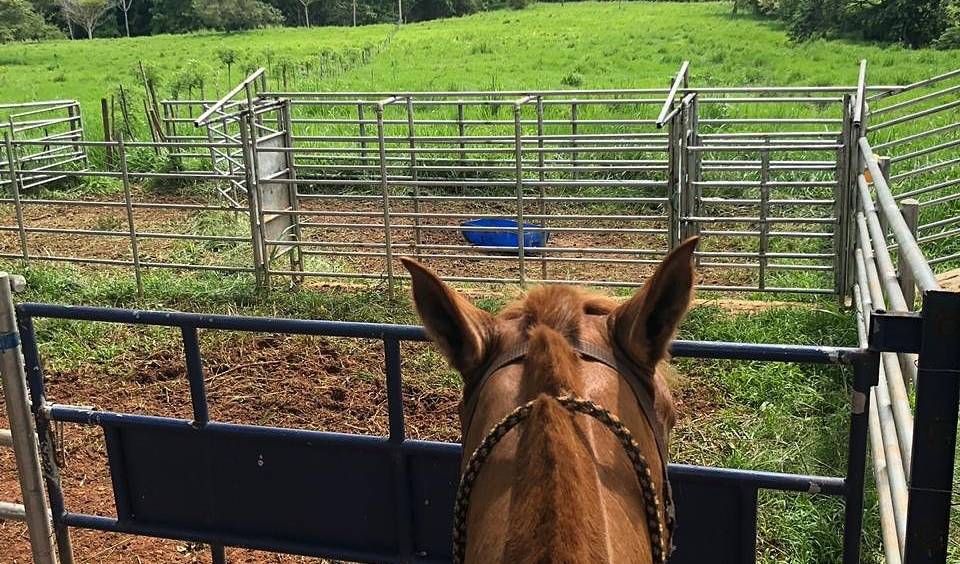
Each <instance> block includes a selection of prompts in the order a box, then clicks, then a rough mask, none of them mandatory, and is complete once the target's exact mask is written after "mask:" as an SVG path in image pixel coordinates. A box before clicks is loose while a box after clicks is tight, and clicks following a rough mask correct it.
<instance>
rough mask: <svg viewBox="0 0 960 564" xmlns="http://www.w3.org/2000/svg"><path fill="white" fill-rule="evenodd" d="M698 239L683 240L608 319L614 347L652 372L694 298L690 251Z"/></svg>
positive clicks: (662, 356) (663, 354)
mask: <svg viewBox="0 0 960 564" xmlns="http://www.w3.org/2000/svg"><path fill="white" fill-rule="evenodd" d="M697 241H698V238H697V237H692V238H690V239H687V240H686V241H684V242H683V243H682V244H681V245H680V246H679V247H677V248H676V249H674V250H673V252H671V253H670V254H669V255H668V256H667V258H665V259H664V260H663V262H662V263H660V266H659V267H657V271H656V272H654V274H653V276H651V277H650V278H648V279H647V282H646V284H644V285H643V288H641V289H640V290H639V291H638V292H637V293H636V294H635V295H634V296H633V297H632V298H630V300H628V301H627V302H625V303H624V304H623V305H621V306H620V307H618V308H617V309H616V310H614V312H613V313H612V314H611V316H610V323H611V339H612V340H613V343H614V345H615V347H616V348H618V349H619V350H620V351H621V352H623V353H624V354H626V355H627V357H628V358H629V359H630V360H631V361H633V362H634V363H636V364H637V365H638V366H641V367H646V368H650V369H653V368H654V367H655V366H656V364H657V363H658V362H660V360H662V359H663V358H664V356H666V354H667V347H668V346H669V345H670V341H671V340H672V339H673V336H674V334H675V333H676V331H677V326H679V325H680V321H682V320H683V316H684V314H686V312H687V308H688V307H689V306H690V300H691V299H692V298H693V251H694V250H695V249H696V247H697Z"/></svg>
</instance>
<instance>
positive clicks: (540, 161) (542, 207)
mask: <svg viewBox="0 0 960 564" xmlns="http://www.w3.org/2000/svg"><path fill="white" fill-rule="evenodd" d="M537 149H539V150H538V151H537V166H538V168H539V169H540V174H539V175H538V178H539V179H540V190H539V191H538V194H537V195H538V199H539V202H538V203H539V211H540V221H539V222H538V223H540V226H541V227H542V228H543V229H544V231H541V232H540V233H541V234H543V233H546V229H547V204H546V202H545V201H544V198H545V197H546V195H547V194H546V188H545V187H544V182H546V180H547V174H546V171H545V170H544V167H545V166H546V159H545V157H544V151H543V96H537ZM540 279H541V280H546V279H547V252H546V249H543V250H541V251H540Z"/></svg>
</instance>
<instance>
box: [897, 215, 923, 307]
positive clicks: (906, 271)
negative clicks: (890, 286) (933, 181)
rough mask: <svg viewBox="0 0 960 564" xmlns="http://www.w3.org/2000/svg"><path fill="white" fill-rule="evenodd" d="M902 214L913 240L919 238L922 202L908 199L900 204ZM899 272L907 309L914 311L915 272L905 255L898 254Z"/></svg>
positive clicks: (915, 294) (915, 297)
mask: <svg viewBox="0 0 960 564" xmlns="http://www.w3.org/2000/svg"><path fill="white" fill-rule="evenodd" d="M900 213H901V214H903V219H904V221H906V222H907V226H908V227H910V232H911V233H913V238H914V239H916V238H917V227H918V223H919V220H920V202H918V201H917V200H915V199H913V198H908V199H906V200H904V201H902V202H900ZM898 254H899V257H898V261H897V262H898V263H899V264H898V265H897V271H898V272H899V273H900V289H901V290H902V291H903V299H904V300H906V302H907V308H909V309H910V311H913V308H914V306H915V304H916V299H917V285H916V279H915V278H914V276H913V271H912V270H910V267H909V266H908V265H907V263H906V261H904V260H903V253H898Z"/></svg>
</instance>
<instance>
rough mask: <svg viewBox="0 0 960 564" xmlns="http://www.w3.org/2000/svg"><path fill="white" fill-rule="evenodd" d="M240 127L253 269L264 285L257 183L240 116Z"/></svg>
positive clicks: (246, 124)
mask: <svg viewBox="0 0 960 564" xmlns="http://www.w3.org/2000/svg"><path fill="white" fill-rule="evenodd" d="M237 125H238V127H239V128H240V155H241V157H242V159H243V176H244V184H246V190H247V216H248V217H249V219H250V247H251V250H252V252H253V271H254V276H255V278H256V281H257V286H261V287H262V286H263V285H264V276H263V255H262V250H263V249H262V246H261V238H260V231H259V229H260V227H259V226H258V225H257V207H258V206H257V188H256V186H257V183H256V181H255V180H254V176H255V173H254V172H253V162H252V161H253V154H252V152H251V148H250V132H249V131H248V123H247V120H246V119H244V118H243V117H241V118H240V119H239V120H237Z"/></svg>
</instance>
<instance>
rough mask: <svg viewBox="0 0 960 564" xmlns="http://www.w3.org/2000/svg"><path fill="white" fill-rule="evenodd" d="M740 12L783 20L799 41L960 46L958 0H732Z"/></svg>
mask: <svg viewBox="0 0 960 564" xmlns="http://www.w3.org/2000/svg"><path fill="white" fill-rule="evenodd" d="M740 8H748V9H750V10H752V11H753V13H754V14H756V15H761V16H771V17H776V18H780V19H782V20H785V21H786V22H788V24H789V26H790V34H791V36H793V37H795V38H798V39H808V38H810V37H818V36H825V35H837V34H846V35H850V36H853V37H862V38H866V39H872V40H878V41H888V42H895V43H903V44H905V45H908V46H910V47H924V46H927V45H930V44H931V43H933V44H935V45H936V46H937V47H941V48H956V47H957V46H960V44H957V43H956V35H957V33H958V32H960V13H958V11H960V3H958V2H957V1H956V0H882V1H880V2H859V1H856V0H735V2H734V11H735V12H736V11H737V10H738V9H740Z"/></svg>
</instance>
